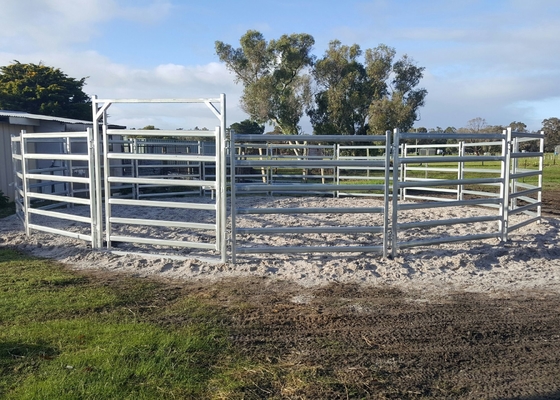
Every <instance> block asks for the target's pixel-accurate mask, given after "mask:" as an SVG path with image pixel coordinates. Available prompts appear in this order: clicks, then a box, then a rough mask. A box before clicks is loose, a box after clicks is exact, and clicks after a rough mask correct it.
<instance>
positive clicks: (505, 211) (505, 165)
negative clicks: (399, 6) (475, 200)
mask: <svg viewBox="0 0 560 400" xmlns="http://www.w3.org/2000/svg"><path fill="white" fill-rule="evenodd" d="M503 135H504V136H503V139H502V171H501V175H502V176H501V180H502V182H501V186H502V187H501V191H502V193H501V194H502V202H501V205H500V214H501V215H500V233H501V236H502V237H501V239H502V241H503V242H505V241H507V239H508V221H509V193H510V187H509V184H510V170H511V152H512V141H511V136H512V135H511V127H509V128H507V130H504V131H503Z"/></svg>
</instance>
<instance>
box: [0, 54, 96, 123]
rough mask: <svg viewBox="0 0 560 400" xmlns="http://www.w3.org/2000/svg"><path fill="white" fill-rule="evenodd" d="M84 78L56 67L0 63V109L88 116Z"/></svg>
mask: <svg viewBox="0 0 560 400" xmlns="http://www.w3.org/2000/svg"><path fill="white" fill-rule="evenodd" d="M85 80H86V78H81V79H74V78H70V77H68V76H67V75H66V74H65V73H63V72H62V71H61V70H60V69H58V68H53V67H48V66H45V65H43V64H42V63H39V64H22V63H20V62H19V61H15V62H14V63H13V64H11V65H7V66H3V67H0V109H4V110H13V111H25V112H28V113H31V114H41V115H50V116H56V117H65V118H74V119H82V120H91V100H90V98H89V96H88V95H87V94H85V93H84V92H83V90H82V88H83V86H84V85H85Z"/></svg>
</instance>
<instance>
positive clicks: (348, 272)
mask: <svg viewBox="0 0 560 400" xmlns="http://www.w3.org/2000/svg"><path fill="white" fill-rule="evenodd" d="M189 201H192V199H191V200H189ZM197 201H203V202H209V201H210V199H204V198H202V199H200V200H197ZM238 201H241V202H243V203H244V206H251V207H284V208H286V207H300V206H305V207H341V206H350V207H372V206H379V205H380V203H379V202H378V201H377V200H375V199H371V198H343V199H330V198H262V199H257V198H242V199H238ZM87 211H88V210H87V208H86V207H76V208H75V209H73V210H72V211H69V212H73V213H76V214H82V215H83V214H84V213H87ZM496 213H497V211H496V210H491V209H485V208H473V207H471V208H465V207H449V208H447V207H446V208H440V209H432V210H415V211H408V212H401V213H400V215H401V220H402V221H403V222H404V221H416V220H418V221H423V220H436V219H437V220H442V219H450V218H458V217H466V216H469V217H473V216H480V215H492V214H494V215H495V214H496ZM113 215H115V216H121V217H127V216H128V217H143V218H146V217H148V216H149V217H150V218H160V219H168V220H190V221H198V222H213V220H212V218H213V217H212V215H211V213H209V212H204V211H185V210H176V211H175V210H162V209H158V208H142V209H138V208H134V207H120V208H115V209H114V210H113ZM32 219H33V222H34V223H38V224H44V225H46V226H50V227H56V228H60V229H68V230H72V231H76V230H80V229H82V230H83V229H84V226H83V224H81V223H78V222H75V221H65V220H58V219H52V218H49V217H43V216H37V215H34V216H32ZM521 220H522V219H521V217H518V216H514V217H512V218H511V221H510V224H515V223H517V222H519V221H521ZM380 223H381V216H380V215H363V214H346V215H341V214H313V215H312V214H306V215H297V214H292V215H281V216H279V215H257V216H255V215H252V216H247V217H242V218H240V219H239V220H238V222H237V225H238V226H242V227H264V226H270V227H273V226H280V227H281V226H368V225H372V224H373V225H378V224H380ZM228 226H229V222H228ZM559 228H560V221H559V220H558V219H555V218H547V217H544V218H543V220H542V222H541V223H533V224H530V225H528V226H525V227H523V228H520V229H519V230H517V231H515V232H513V233H511V234H510V236H509V240H508V241H507V242H501V241H500V240H499V239H497V238H491V239H484V240H476V241H462V242H455V243H446V244H440V245H433V246H424V247H411V248H404V249H400V250H399V253H398V256H397V257H396V258H395V259H391V258H387V259H384V258H383V257H382V256H380V255H379V254H366V253H334V254H320V253H318V254H249V255H242V256H239V258H238V260H237V262H236V264H235V265H232V264H231V263H227V264H222V263H212V262H204V261H200V260H199V259H196V257H198V256H200V255H205V254H203V253H202V252H198V251H196V250H195V251H191V250H188V249H178V250H173V251H169V250H165V249H160V248H155V247H153V246H143V245H140V246H135V247H132V246H129V245H128V244H117V248H115V250H124V251H142V252H148V253H152V255H151V256H150V257H146V256H134V255H116V254H114V253H111V252H108V251H92V250H91V248H90V245H89V243H87V242H84V241H80V240H76V239H71V238H68V237H63V236H58V235H53V234H49V233H44V232H39V231H32V234H31V236H30V237H27V236H26V235H25V233H24V231H23V226H22V224H21V222H20V221H19V219H18V218H17V217H16V216H15V215H13V216H10V217H7V218H4V219H1V220H0V246H3V247H4V246H9V247H13V248H17V249H20V250H21V251H24V252H26V253H29V254H32V255H35V256H40V257H46V258H50V259H54V260H58V261H60V262H62V263H65V264H68V265H69V266H71V267H72V268H76V269H91V268H95V269H102V270H106V271H119V272H127V273H131V274H134V275H137V276H150V275H159V276H162V277H167V278H172V279H179V280H180V279H188V280H196V279H202V280H209V279H210V280H212V279H223V278H228V277H240V276H263V277H268V278H272V279H281V280H288V281H293V282H295V283H297V284H299V285H302V286H306V287H310V286H319V285H324V284H327V283H330V282H343V283H360V284H369V285H382V284H388V285H395V286H398V287H401V288H403V289H405V288H414V289H417V290H422V291H425V292H426V294H427V295H429V294H430V293H433V294H441V293H442V292H445V291H457V290H461V291H473V292H486V293H493V292H500V293H502V292H504V291H510V290H524V289H527V290H534V289H536V290H543V291H551V292H558V293H560V246H559V243H560V233H559ZM496 229H497V222H496V221H493V222H477V223H472V224H461V225H448V226H438V227H433V228H429V229H426V228H422V229H420V228H418V229H410V230H407V231H404V232H402V233H399V240H401V241H407V240H412V239H418V238H429V237H443V236H463V235H470V234H476V233H485V232H488V233H490V232H494V231H496ZM117 231H118V232H119V234H125V235H127V234H128V235H139V236H143V237H150V238H173V239H175V240H185V241H203V242H212V241H213V240H214V238H213V237H212V235H210V234H208V233H205V232H204V231H187V230H185V229H179V228H177V229H175V228H160V227H147V226H120V227H118V230H117ZM242 239H245V240H242ZM380 243H381V242H380V239H379V235H378V234H369V233H361V234H342V233H330V234H323V233H312V234H304V235H302V234H298V235H289V234H281V235H262V234H251V235H248V236H247V237H245V238H238V244H239V245H240V246H262V245H276V246H331V245H338V246H340V245H342V246H351V245H371V244H373V245H378V244H380ZM162 252H164V253H165V252H166V254H169V255H178V256H182V257H194V258H193V259H172V258H167V257H165V256H158V255H156V254H157V253H162Z"/></svg>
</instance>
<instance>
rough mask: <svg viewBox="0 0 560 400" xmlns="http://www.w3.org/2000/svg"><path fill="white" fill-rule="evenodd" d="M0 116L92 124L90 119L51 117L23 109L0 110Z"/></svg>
mask: <svg viewBox="0 0 560 400" xmlns="http://www.w3.org/2000/svg"><path fill="white" fill-rule="evenodd" d="M0 117H12V118H29V119H38V120H43V121H55V122H63V123H65V124H90V125H91V124H93V122H92V121H83V120H80V119H71V118H61V117H51V116H49V115H39V114H30V113H26V112H24V111H9V110H0Z"/></svg>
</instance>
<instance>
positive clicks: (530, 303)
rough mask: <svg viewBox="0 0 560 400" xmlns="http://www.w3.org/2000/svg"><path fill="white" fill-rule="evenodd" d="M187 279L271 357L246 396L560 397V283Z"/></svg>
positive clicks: (251, 351) (555, 206) (235, 332)
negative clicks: (434, 285)
mask: <svg viewBox="0 0 560 400" xmlns="http://www.w3.org/2000/svg"><path fill="white" fill-rule="evenodd" d="M559 199H560V191H558V192H556V193H546V195H545V196H544V204H545V206H544V213H545V214H546V215H548V216H552V217H557V216H559V215H560V204H559V203H560V201H559ZM559 263H560V260H559ZM180 290H181V291H187V292H189V293H190V294H193V293H195V294H196V296H200V298H204V299H206V300H207V301H210V302H212V303H213V304H214V305H215V306H216V307H217V308H219V309H221V310H223V311H225V314H227V315H229V318H227V320H225V321H224V324H225V325H226V326H227V329H228V330H230V331H231V332H232V335H231V340H232V343H233V345H234V346H235V348H236V349H237V350H238V351H240V352H241V353H242V354H245V355H247V356H249V357H251V358H253V359H257V360H260V361H261V362H262V363H263V365H268V366H270V368H268V369H267V368H265V369H259V370H248V371H247V376H245V379H247V378H249V381H251V382H253V384H252V385H250V386H248V387H246V388H245V389H244V393H243V398H255V399H259V398H289V399H336V398H343V399H358V398H366V399H370V398H371V399H496V400H497V399H500V400H506V399H523V400H536V399H560V293H550V292H544V291H538V290H537V291H535V290H533V291H523V292H512V291H507V292H494V293H487V294H485V293H468V292H455V293H446V294H441V295H437V294H434V293H429V294H428V293H424V292H422V291H421V290H418V291H407V292H404V291H402V290H401V289H397V288H395V287H390V286H382V287H379V286H375V287H372V286H367V285H344V284H331V285H329V286H325V287H315V288H302V287H298V286H296V285H295V284H293V283H289V282H278V281H272V280H270V279H266V278H262V279H257V278H250V279H230V280H223V281H220V282H217V283H206V284H203V283H193V282H189V283H186V284H185V283H182V284H181V285H180ZM170 323H172V322H170ZM287 370H289V371H291V372H290V373H286V375H282V372H281V371H287ZM294 371H295V372H294ZM279 374H280V376H279Z"/></svg>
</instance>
